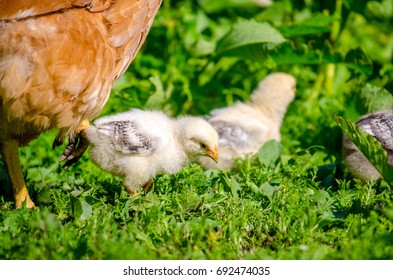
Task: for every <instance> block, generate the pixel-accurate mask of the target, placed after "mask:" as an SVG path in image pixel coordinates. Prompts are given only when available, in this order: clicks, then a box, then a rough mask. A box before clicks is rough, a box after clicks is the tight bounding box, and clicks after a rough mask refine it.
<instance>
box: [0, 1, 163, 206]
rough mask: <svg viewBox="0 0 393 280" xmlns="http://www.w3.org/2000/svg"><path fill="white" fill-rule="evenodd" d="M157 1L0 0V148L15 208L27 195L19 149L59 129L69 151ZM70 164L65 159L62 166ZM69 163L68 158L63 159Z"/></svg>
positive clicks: (141, 36) (137, 43) (136, 45)
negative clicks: (41, 134) (46, 132)
mask: <svg viewBox="0 0 393 280" xmlns="http://www.w3.org/2000/svg"><path fill="white" fill-rule="evenodd" d="M161 2H162V0H68V1H66V0H30V1H26V0H0V151H1V155H2V157H3V160H4V162H5V165H6V168H7V172H8V175H9V177H10V181H11V184H12V188H13V192H14V196H15V201H16V207H17V208H19V207H21V206H22V205H23V203H24V202H26V206H27V207H34V203H33V201H32V200H31V199H30V196H29V194H28V191H27V188H26V185H25V182H24V179H23V173H22V169H21V166H20V163H19V155H18V147H19V146H21V145H26V144H27V143H28V142H29V141H30V140H32V139H34V138H35V137H37V136H38V135H39V134H40V133H41V132H43V131H45V130H49V129H57V130H58V131H59V134H58V136H57V137H56V140H55V143H54V145H55V146H56V145H58V144H59V143H61V142H62V141H63V139H65V138H68V139H69V141H70V143H71V144H70V145H69V146H68V147H67V149H68V150H67V151H66V152H65V156H64V158H66V159H68V160H69V161H70V160H71V162H72V161H73V158H74V157H79V156H80V155H81V153H83V151H84V149H85V148H86V145H85V143H84V142H83V141H82V142H81V143H80V145H81V146H82V147H80V148H79V149H75V151H73V148H75V147H74V146H75V145H76V142H77V139H78V137H79V136H80V134H81V132H82V131H83V130H84V128H85V127H86V123H87V121H88V120H91V119H93V118H94V117H96V116H97V115H98V114H99V113H100V111H101V109H102V108H103V106H104V105H105V103H106V101H107V100H108V97H109V94H110V89H111V86H112V84H113V83H114V81H115V80H116V79H117V78H119V77H120V76H121V75H122V74H123V73H124V71H126V69H127V67H128V66H129V64H130V63H131V61H132V60H133V59H134V57H135V55H136V54H137V52H138V51H139V49H140V47H141V46H142V44H143V42H144V41H145V39H146V36H147V34H148V32H149V30H150V27H151V24H152V22H153V19H154V16H155V15H156V13H157V10H158V8H159V6H160V4H161ZM68 164H69V163H68ZM66 165H67V163H66Z"/></svg>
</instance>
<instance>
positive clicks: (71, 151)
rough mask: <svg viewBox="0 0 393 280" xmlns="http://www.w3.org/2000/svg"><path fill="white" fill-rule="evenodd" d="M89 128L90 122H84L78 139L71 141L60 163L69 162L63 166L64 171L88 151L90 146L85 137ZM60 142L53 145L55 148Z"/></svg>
mask: <svg viewBox="0 0 393 280" xmlns="http://www.w3.org/2000/svg"><path fill="white" fill-rule="evenodd" d="M88 126H89V121H88V120H84V121H83V122H82V123H81V124H80V126H79V127H78V130H77V137H76V139H70V142H69V144H68V145H67V147H66V148H65V150H64V152H63V154H62V155H61V156H60V158H59V161H64V160H67V161H66V163H65V164H64V165H63V169H64V170H65V169H68V168H69V167H70V166H71V165H73V164H74V163H75V162H77V161H78V160H79V159H80V158H81V157H82V156H83V154H84V152H85V151H86V149H87V147H88V146H89V141H88V140H87V138H86V136H85V132H84V131H85V129H86V128H87V127H88ZM59 142H60V141H58V140H57V139H56V140H55V142H54V143H53V147H56V146H59Z"/></svg>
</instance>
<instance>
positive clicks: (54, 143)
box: [52, 137, 63, 150]
mask: <svg viewBox="0 0 393 280" xmlns="http://www.w3.org/2000/svg"><path fill="white" fill-rule="evenodd" d="M62 144H63V140H60V138H58V137H56V139H55V141H53V144H52V150H54V149H56V148H57V147H60V146H61V145H62Z"/></svg>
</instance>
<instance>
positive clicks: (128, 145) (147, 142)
mask: <svg viewBox="0 0 393 280" xmlns="http://www.w3.org/2000/svg"><path fill="white" fill-rule="evenodd" d="M97 131H98V133H99V134H100V135H103V136H104V137H108V138H109V139H110V143H111V145H112V147H113V149H115V150H116V151H119V152H122V153H124V154H140V153H147V152H151V151H152V141H151V139H150V138H147V137H145V136H144V135H142V134H141V133H139V132H138V130H137V128H136V127H135V124H134V122H132V121H110V122H106V123H103V124H100V125H99V126H98V127H97Z"/></svg>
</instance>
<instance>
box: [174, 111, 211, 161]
mask: <svg viewBox="0 0 393 280" xmlns="http://www.w3.org/2000/svg"><path fill="white" fill-rule="evenodd" d="M177 124H178V133H179V138H180V141H181V142H182V145H183V146H184V150H185V151H186V153H187V154H188V155H189V156H190V157H197V156H207V157H210V158H211V159H213V160H214V161H215V162H217V161H218V133H217V131H216V130H215V129H214V128H213V127H212V126H211V125H210V124H209V123H208V122H207V121H205V120H203V119H202V118H198V117H188V116H185V117H181V118H179V119H178V120H177Z"/></svg>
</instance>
